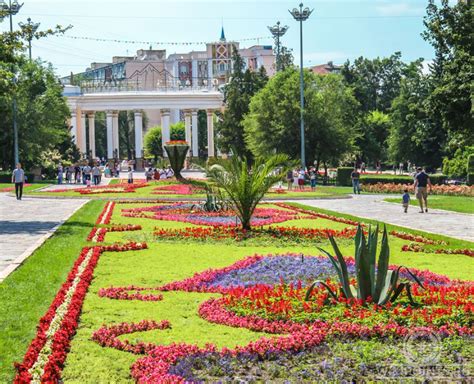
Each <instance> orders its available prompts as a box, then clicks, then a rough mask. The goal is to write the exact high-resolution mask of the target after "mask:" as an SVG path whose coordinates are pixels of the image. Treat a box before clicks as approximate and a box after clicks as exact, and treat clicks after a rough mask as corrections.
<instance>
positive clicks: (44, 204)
mask: <svg viewBox="0 0 474 384" xmlns="http://www.w3.org/2000/svg"><path fill="white" fill-rule="evenodd" d="M86 202H87V200H73V199H70V200H57V199H35V198H30V197H24V198H23V200H21V201H18V200H16V198H15V197H12V196H8V195H7V194H5V193H0V282H1V281H2V280H3V279H4V278H5V277H6V276H8V274H10V273H11V272H13V271H14V270H15V269H16V268H17V267H18V266H19V265H21V263H22V262H23V261H24V260H25V259H26V258H27V257H28V256H30V255H31V253H33V251H34V250H35V249H36V248H38V247H39V246H40V245H41V244H42V243H43V242H44V241H45V240H46V239H47V238H48V237H49V236H51V235H52V234H53V233H54V231H55V230H56V229H57V227H58V226H59V225H60V224H62V223H63V222H64V221H66V220H67V219H68V218H69V217H70V216H71V215H72V214H73V213H74V212H75V211H76V210H77V209H79V208H80V207H82V206H83V205H84V204H85V203H86Z"/></svg>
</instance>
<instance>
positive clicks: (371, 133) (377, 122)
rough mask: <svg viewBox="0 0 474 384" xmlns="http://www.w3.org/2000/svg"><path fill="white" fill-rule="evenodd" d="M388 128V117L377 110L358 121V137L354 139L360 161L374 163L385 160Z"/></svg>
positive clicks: (389, 124) (389, 123)
mask: <svg viewBox="0 0 474 384" xmlns="http://www.w3.org/2000/svg"><path fill="white" fill-rule="evenodd" d="M390 126H391V122H390V116H389V115H388V114H386V113H383V112H380V111H377V110H375V111H371V112H369V113H368V114H366V115H364V116H363V117H362V118H361V119H360V120H359V131H360V135H359V136H358V137H357V138H356V145H357V147H359V148H360V154H361V157H362V159H364V160H365V161H367V162H374V163H375V162H377V161H378V160H380V161H384V160H386V158H387V139H388V135H389V133H390Z"/></svg>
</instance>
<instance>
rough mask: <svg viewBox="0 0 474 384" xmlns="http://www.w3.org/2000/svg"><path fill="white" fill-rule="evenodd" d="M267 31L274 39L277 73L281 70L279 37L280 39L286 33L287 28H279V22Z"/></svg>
mask: <svg viewBox="0 0 474 384" xmlns="http://www.w3.org/2000/svg"><path fill="white" fill-rule="evenodd" d="M267 28H268V30H269V31H270V32H271V34H272V35H273V38H274V39H275V45H276V48H277V57H276V70H277V72H279V71H280V70H281V59H280V37H282V36H283V35H284V34H285V33H286V31H287V30H288V28H289V27H288V26H287V25H285V26H284V27H280V22H279V21H277V23H276V25H274V26H273V27H267Z"/></svg>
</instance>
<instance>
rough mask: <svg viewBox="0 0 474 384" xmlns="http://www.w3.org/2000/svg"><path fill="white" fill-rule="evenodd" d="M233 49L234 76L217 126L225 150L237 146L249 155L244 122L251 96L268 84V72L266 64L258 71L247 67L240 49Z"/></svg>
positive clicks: (226, 93) (221, 145) (244, 154)
mask: <svg viewBox="0 0 474 384" xmlns="http://www.w3.org/2000/svg"><path fill="white" fill-rule="evenodd" d="M233 52H234V53H233V58H232V60H233V72H232V77H231V80H230V81H229V83H228V84H227V85H226V87H225V89H224V99H225V104H226V109H225V111H224V113H223V115H222V119H221V120H220V121H219V122H218V124H217V126H216V131H217V134H218V135H217V146H218V147H219V148H220V149H221V150H223V151H224V152H230V151H231V150H235V151H236V152H237V154H238V155H241V156H246V157H247V158H249V157H250V156H251V153H250V151H249V149H248V148H247V145H246V142H245V137H244V126H243V124H242V122H243V119H244V116H245V114H247V113H248V111H249V102H250V98H251V97H252V96H253V95H254V94H255V93H256V92H257V91H258V90H260V89H261V88H262V87H263V86H264V85H265V83H266V82H267V75H266V73H265V69H264V67H261V68H260V70H259V71H258V72H254V71H250V70H249V69H247V70H246V71H244V61H243V59H242V57H241V56H240V55H239V52H238V50H236V49H235V50H234V51H233Z"/></svg>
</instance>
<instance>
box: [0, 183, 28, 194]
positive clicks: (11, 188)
mask: <svg viewBox="0 0 474 384" xmlns="http://www.w3.org/2000/svg"><path fill="white" fill-rule="evenodd" d="M31 185H32V184H28V183H24V184H23V188H26V187H31ZM14 190H15V187H14V186H13V187H5V188H0V192H13V191H14Z"/></svg>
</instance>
